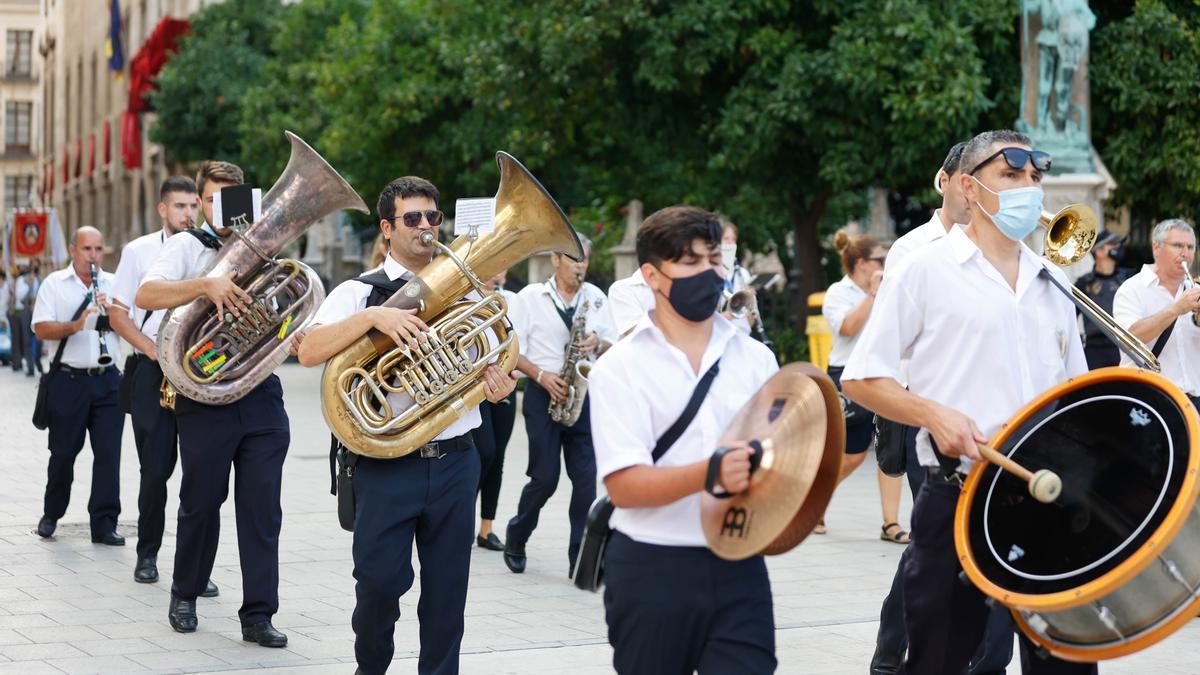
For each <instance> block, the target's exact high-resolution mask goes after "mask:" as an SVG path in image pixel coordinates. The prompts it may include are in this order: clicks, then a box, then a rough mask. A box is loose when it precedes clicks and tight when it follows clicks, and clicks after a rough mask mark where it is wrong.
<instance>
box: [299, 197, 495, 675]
mask: <svg viewBox="0 0 1200 675" xmlns="http://www.w3.org/2000/svg"><path fill="white" fill-rule="evenodd" d="M438 198H439V193H438V189H437V188H436V187H435V186H434V185H433V184H432V183H430V182H429V181H427V180H425V179H423V178H418V177H416V176H404V177H401V178H397V179H395V180H393V181H392V182H391V183H389V184H388V185H387V186H386V187H385V188H384V189H383V192H382V193H381V194H380V195H379V201H378V203H377V205H376V212H377V214H378V217H379V229H380V231H381V232H382V233H383V236H384V238H385V239H386V240H387V244H388V254H387V256H386V257H385V258H384V261H383V264H382V265H381V266H380V267H377V268H375V269H374V270H371V271H369V272H367V273H366V274H364V275H362V276H360V277H358V278H356V279H351V280H349V281H346V282H343V283H342V284H340V285H339V286H338V287H337V288H335V289H334V290H333V291H332V292H331V293H330V294H329V296H328V297H327V298H326V299H325V302H324V303H323V304H322V305H321V307H320V309H319V310H318V311H317V313H316V316H315V317H314V318H313V322H312V325H313V328H312V330H311V331H310V332H309V333H308V335H307V336H306V337H305V339H304V343H303V344H302V345H301V347H300V350H299V356H300V363H302V364H303V365H306V366H315V365H317V364H320V363H324V362H325V361H328V360H329V359H330V358H331V357H334V356H336V355H337V354H338V353H339V352H341V351H343V350H345V349H346V348H347V347H349V346H350V345H352V344H353V343H354V342H356V341H358V340H359V339H361V338H362V337H363V336H364V335H366V334H367V332H368V331H370V330H372V329H374V330H378V331H380V332H382V333H383V334H385V335H387V336H389V337H391V339H392V340H394V341H395V343H396V344H397V345H398V346H401V347H404V346H410V347H416V346H417V341H418V340H424V339H425V337H424V333H425V332H426V331H428V330H429V327H428V326H427V325H426V324H425V323H424V322H423V321H422V320H421V319H420V318H419V317H418V316H417V312H416V310H405V309H396V308H392V307H381V306H380V305H382V304H383V303H384V302H385V301H386V300H387V299H388V298H390V297H391V296H392V295H393V294H394V293H395V292H396V291H398V290H399V289H400V288H401V287H402V286H403V285H404V284H405V283H406V282H407V281H408V280H409V279H411V278H412V277H413V276H414V275H416V274H420V273H421V272H422V270H424V269H425V268H426V267H427V266H428V265H429V264H430V262H431V261H432V260H433V253H434V250H435V245H434V244H433V243H432V242H429V243H427V242H425V241H422V239H421V236H422V235H423V234H426V233H433V235H434V236H435V237H436V235H437V231H438V226H439V225H440V224H441V222H442V219H443V214H442V212H441V211H439V210H438ZM467 297H468V298H472V299H475V300H478V299H479V295H478V294H477V293H475V292H471V293H470V294H468V296H467ZM488 334H489V336H490V337H494V336H493V335H492V333H491V332H490V331H489V332H488ZM483 378H484V394H485V396H486V398H487V400H488V401H491V402H492V403H497V402H499V401H502V400H504V399H505V398H507V397H508V395H509V394H510V393H512V391H513V389H514V388H515V386H516V380H515V379H513V378H512V377H510V376H509V375H508V374H507V373H505V372H504V371H503V370H501V369H500V368H498V367H496V366H495V365H489V366H487V367H486V368H484V370H483ZM393 399H394V400H393ZM389 402H390V403H392V404H393V406H394V407H396V408H401V407H404V406H407V405H409V404H411V400H409V399H408V397H407V396H404V395H402V394H392V395H390V396H389ZM480 421H481V418H480V414H479V409H478V407H475V408H471V409H469V410H466V411H464V413H463V415H462V416H461V417H460V418H459V419H458V420H456V421H455V422H453V423H451V424H450V426H448V427H446V428H445V429H444V430H443V431H442V432H441V433H439V434H438V435H437V436H436V437H435V438H434V440H433V441H432V442H430V443H427V444H425V445H424V446H422V447H420V448H419V449H418V450H417V451H414V452H411V453H409V454H407V455H403V456H401V457H397V458H394V459H376V458H372V457H364V456H355V457H354V461H355V464H354V474H353V494H354V504H355V509H354V544H353V547H354V548H353V555H354V578H355V580H356V581H357V584H356V585H355V594H356V600H357V601H356V604H355V608H354V616H353V619H352V625H353V628H354V635H355V643H354V654H355V657H356V659H357V661H358V668H359V670H358V672H360V673H363V674H364V675H376V674H378V673H383V672H385V671H386V670H387V668H388V665H389V664H390V663H391V660H392V654H393V652H394V649H395V647H394V642H393V639H392V635H393V632H394V630H395V624H396V620H397V619H398V618H399V617H400V604H399V601H400V597H401V596H402V595H404V594H405V593H406V592H408V589H409V588H411V587H412V584H413V581H414V574H413V567H412V547H413V541H414V538H415V540H416V543H417V555H418V556H419V557H420V560H421V599H420V601H419V602H418V604H417V617H418V619H419V621H420V626H421V627H420V639H421V654H420V658H419V660H418V665H417V670H418V672H420V673H422V674H427V673H445V674H448V673H457V672H458V653H459V647H460V645H461V642H462V635H463V624H464V620H463V613H464V609H465V607H466V601H467V576H468V573H469V571H470V565H471V548H472V545H471V544H472V539H473V535H474V527H475V490H476V488H477V487H478V486H479V454H478V453H477V452H476V451H475V449H474V441H473V439H472V430H473V429H475V428H476V427H478V426H479V425H480Z"/></svg>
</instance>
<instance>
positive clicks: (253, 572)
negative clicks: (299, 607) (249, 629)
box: [139, 369, 291, 626]
mask: <svg viewBox="0 0 1200 675" xmlns="http://www.w3.org/2000/svg"><path fill="white" fill-rule="evenodd" d="M139 370H140V369H139ZM175 420H176V423H177V424H178V427H179V458H180V461H181V463H182V465H183V483H182V484H181V485H180V487H179V525H178V535H177V537H176V544H175V577H174V581H173V583H172V584H171V593H172V594H173V595H175V596H176V597H178V598H182V599H185V600H194V599H195V598H196V597H197V596H198V595H200V593H202V592H203V591H204V587H205V586H206V585H208V578H209V575H211V574H212V568H213V561H214V560H215V559H216V556H217V542H218V538H219V536H220V533H221V504H223V503H224V502H225V499H226V497H228V496H229V473H230V469H236V471H235V472H234V478H233V497H234V504H235V506H236V510H235V513H236V518H237V538H238V557H239V560H240V562H241V567H242V606H241V608H240V609H239V610H238V617H239V618H240V619H241V622H242V625H243V626H249V625H253V624H256V623H259V622H261V621H266V620H268V619H270V618H271V617H272V616H273V615H274V614H275V612H276V611H278V610H279V528H280V526H281V525H282V524H283V512H282V510H281V509H280V506H279V490H280V485H281V483H282V479H283V460H284V458H285V457H286V456H287V450H288V443H289V441H290V438H291V434H290V432H289V430H288V416H287V411H285V410H284V408H283V389H282V387H281V386H280V384H279V378H278V377H276V376H274V375H272V376H270V377H268V378H267V379H266V380H264V381H263V383H262V384H260V385H258V386H257V387H255V388H254V390H253V391H251V392H250V393H249V394H247V395H246V396H245V397H243V398H242V399H240V400H238V401H235V402H234V403H230V404H229V405H222V406H209V405H203V404H200V403H196V402H195V401H191V400H188V399H186V398H184V397H183V396H179V397H177V398H176V399H175Z"/></svg>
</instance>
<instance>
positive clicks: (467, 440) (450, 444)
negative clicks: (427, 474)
mask: <svg viewBox="0 0 1200 675" xmlns="http://www.w3.org/2000/svg"><path fill="white" fill-rule="evenodd" d="M473 447H475V438H474V437H473V436H471V432H469V431H468V432H467V433H465V434H463V435H461V436H455V437H454V438H446V439H443V440H440V441H430V442H428V443H426V444H425V445H422V446H421V447H419V448H417V449H416V450H415V451H413V453H412V454H413V456H415V457H420V458H422V459H441V458H443V457H445V456H446V454H447V453H450V452H457V451H459V450H466V449H467V448H473Z"/></svg>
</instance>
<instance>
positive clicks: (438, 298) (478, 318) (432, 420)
mask: <svg viewBox="0 0 1200 675" xmlns="http://www.w3.org/2000/svg"><path fill="white" fill-rule="evenodd" d="M496 163H497V164H499V166H500V188H499V189H498V190H497V192H496V218H495V221H494V229H493V230H492V231H491V232H489V233H486V234H483V235H478V236H475V235H473V234H472V235H464V236H461V237H458V238H457V239H456V240H455V241H454V242H453V243H452V244H451V245H450V246H446V245H444V244H441V243H439V242H438V241H437V239H436V237H435V236H434V234H433V233H432V232H426V233H425V234H423V235H422V236H423V238H424V240H425V241H426V243H432V244H435V245H436V246H437V247H438V248H439V250H441V252H442V253H443V255H441V256H439V257H437V258H436V259H434V260H433V261H432V262H430V263H429V264H428V265H427V266H426V267H425V268H424V269H422V270H421V271H420V274H418V275H416V276H414V277H413V278H412V279H411V280H409V281H408V282H407V283H406V284H405V285H404V286H403V287H402V288H401V289H400V290H398V291H396V293H395V294H394V295H392V297H391V298H389V299H388V300H387V301H386V302H385V303H383V306H384V307H395V308H399V309H417V310H418V316H420V318H421V319H422V320H424V321H425V323H427V324H428V325H429V332H428V333H426V334H425V337H426V340H425V341H424V342H422V343H420V344H419V345H418V347H417V348H416V349H409V348H408V347H398V346H397V345H396V343H395V342H394V341H392V339H391V338H390V337H388V336H386V335H384V334H383V333H380V332H378V331H375V330H371V331H370V332H368V333H367V334H366V335H365V336H363V337H362V338H360V339H359V340H358V341H357V342H355V343H354V344H352V345H350V346H349V347H347V348H346V349H344V350H342V352H340V353H339V354H337V355H336V356H334V357H333V358H331V359H330V360H329V362H328V363H327V364H326V366H325V372H324V374H323V375H322V380H321V409H322V412H323V413H324V415H325V421H326V423H328V425H329V429H330V431H332V432H333V435H334V436H335V437H336V438H337V439H338V440H339V441H341V443H342V445H344V446H346V447H347V448H349V449H350V450H351V451H353V452H355V453H357V454H359V455H365V456H367V457H380V458H387V457H399V456H402V455H406V454H408V453H410V452H413V451H414V450H416V449H418V448H420V447H421V446H422V445H424V444H426V443H428V442H429V441H430V440H432V439H433V437H434V436H437V435H438V434H439V433H441V431H442V430H444V429H445V428H446V427H448V426H450V424H451V423H453V422H454V421H455V420H457V419H459V418H460V417H462V416H464V415H466V414H467V412H468V411H469V410H470V409H471V408H473V407H475V406H477V405H479V403H480V402H481V401H483V398H484V393H483V382H482V380H481V378H480V374H481V373H482V371H483V369H484V368H485V367H486V366H487V365H488V363H489V362H490V361H492V359H493V357H495V358H496V365H497V366H499V367H500V368H502V369H503V370H504V371H505V372H511V371H512V369H513V368H514V367H515V366H516V362H517V344H518V343H517V336H516V334H515V333H513V331H512V326H511V324H510V323H509V322H508V319H507V316H506V314H507V311H508V305H507V303H506V302H505V301H504V296H502V295H501V294H500V293H498V292H496V293H489V292H487V291H486V290H485V289H484V287H483V282H482V281H481V279H487V278H489V277H491V276H494V275H495V274H497V273H499V272H500V271H502V270H506V269H508V268H509V267H512V266H513V265H515V264H516V263H518V262H520V261H522V260H524V259H525V258H528V257H529V256H531V255H533V254H535V253H540V252H542V251H557V252H559V253H563V254H565V255H568V256H570V257H572V258H575V259H581V258H582V257H583V247H582V246H581V245H580V243H579V238H578V236H577V235H576V234H575V230H574V229H573V228H572V227H571V224H570V222H568V221H567V217H566V215H565V214H564V213H563V212H562V209H560V208H559V206H558V204H556V203H555V201H554V199H553V198H552V197H551V196H550V193H548V192H547V191H546V189H545V188H544V187H542V184H541V183H539V182H538V180H537V179H536V178H534V177H533V175H531V174H530V173H529V171H528V170H527V169H526V168H525V167H524V166H522V165H521V163H520V162H518V161H517V160H516V159H515V158H514V157H513V156H512V155H509V154H508V153H505V152H497V153H496ZM472 289H474V290H476V291H478V292H479V294H480V295H481V296H482V298H481V299H479V300H471V299H462V298H463V296H464V295H466V294H467V292H468V291H470V290H472ZM489 332H490V333H492V334H494V337H495V339H496V343H497V344H496V346H494V347H493V346H492V343H491V340H490V338H489Z"/></svg>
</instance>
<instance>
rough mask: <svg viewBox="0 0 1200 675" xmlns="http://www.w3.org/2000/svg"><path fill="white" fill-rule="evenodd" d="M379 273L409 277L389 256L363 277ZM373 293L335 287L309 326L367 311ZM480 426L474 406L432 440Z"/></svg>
mask: <svg viewBox="0 0 1200 675" xmlns="http://www.w3.org/2000/svg"><path fill="white" fill-rule="evenodd" d="M381 269H382V270H383V271H384V273H386V274H387V277H388V279H390V280H392V281H395V280H396V279H399V278H400V277H402V276H405V275H408V276H409V277H411V274H412V273H411V272H409V271H408V270H407V269H405V268H404V266H403V265H401V264H400V263H398V262H396V259H395V258H393V257H392V255H391V253H389V254H388V255H387V256H386V257H385V258H384V259H383V264H382V265H380V266H379V267H376V268H375V269H372V270H368V271H367V272H366V274H371V273H374V272H378V271H379V270H381ZM373 289H374V287H373V286H371V285H370V284H365V283H363V282H361V281H358V280H357V279H348V280H346V281H343V282H342V283H340V284H338V285H337V288H334V289H333V290H332V291H330V292H329V295H328V296H326V297H325V302H323V303H321V306H320V307H319V308H318V309H317V313H316V315H314V316H313V320H312V326H313V328H316V327H317V326H321V325H324V324H327V323H337V322H338V321H341V320H343V319H345V318H346V317H348V316H350V315H352V314H355V313H357V312H361V311H362V310H364V309H366V307H367V298H369V297H370V296H371V291H372V290H373ZM479 297H480V296H479V294H478V293H476V292H474V291H472V292H471V293H470V294H468V295H467V298H470V299H475V300H478V299H479ZM485 334H486V335H487V336H488V339H489V340H490V341H491V343H492V346H493V347H494V346H495V345H496V340H495V333H493V332H492V331H490V330H489V331H485ZM388 403H390V404H391V406H392V410H405V409H407V408H408V407H409V406H411V405H412V404H413V400H412V398H411V397H410V396H408V395H407V394H402V393H395V394H388ZM482 423H483V418H482V417H480V416H479V406H475V407H474V408H471V409H470V410H468V411H467V412H466V413H465V414H464V415H463V416H462V417H460V418H458V419H457V420H455V421H454V422H453V423H451V424H450V426H448V427H446V428H445V429H443V430H442V432H441V433H440V434H438V435H437V436H435V437H434V438H433V440H435V441H441V440H445V439H448V438H454V437H455V436H461V435H463V434H465V433H467V432H468V431H470V430H472V429H474V428H475V427H478V426H479V425H480V424H482Z"/></svg>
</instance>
